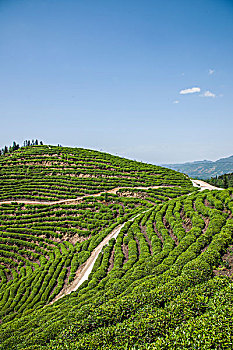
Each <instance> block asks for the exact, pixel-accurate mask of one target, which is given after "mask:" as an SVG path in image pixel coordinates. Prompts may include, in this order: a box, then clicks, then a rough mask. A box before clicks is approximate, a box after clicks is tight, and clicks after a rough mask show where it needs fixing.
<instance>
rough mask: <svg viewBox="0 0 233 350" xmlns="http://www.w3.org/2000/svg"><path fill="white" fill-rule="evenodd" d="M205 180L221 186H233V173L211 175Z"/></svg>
mask: <svg viewBox="0 0 233 350" xmlns="http://www.w3.org/2000/svg"><path fill="white" fill-rule="evenodd" d="M206 181H207V182H208V183H210V184H211V185H214V186H218V187H221V188H228V187H233V173H230V174H224V175H220V176H216V177H212V178H210V179H207V180H206Z"/></svg>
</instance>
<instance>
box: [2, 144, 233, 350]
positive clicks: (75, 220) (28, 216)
mask: <svg viewBox="0 0 233 350" xmlns="http://www.w3.org/2000/svg"><path fill="white" fill-rule="evenodd" d="M0 159H1V169H0V170H1V173H0V174H1V184H4V186H5V187H4V191H2V194H1V195H2V197H1V201H0V204H1V205H0V215H1V216H0V306H1V307H0V319H1V323H0V349H22V350H36V349H50V350H55V349H56V350H59V349H61V350H62V349H83V350H84V349H85V350H86V349H93V350H94V349H115V350H117V349H122V350H123V349H132V350H133V349H134V350H136V349H137V350H144V349H194V348H198V349H210V348H216V349H217V348H219V349H228V348H231V344H232V337H233V330H232V327H231V322H232V321H231V319H232V316H233V305H232V297H231V296H232V288H233V284H232V280H231V278H230V277H229V276H231V273H232V270H233V262H232V260H233V259H232V251H233V246H232V244H233V239H232V237H233V219H232V212H233V199H232V195H233V190H232V189H228V190H222V191H218V190H215V191H208V190H205V191H202V192H199V191H198V188H197V187H193V186H192V183H191V181H190V180H189V179H188V178H187V176H184V175H182V174H179V173H177V172H175V171H173V170H169V169H165V168H161V167H156V166H153V165H149V164H143V163H140V162H135V161H130V160H127V159H122V158H119V157H115V156H111V155H109V154H105V153H100V152H96V151H90V150H84V149H74V148H62V147H54V146H34V147H25V148H21V149H19V150H16V151H14V152H12V153H11V154H6V155H4V156H1V157H0ZM80 175H81V176H80ZM17 181H18V183H16V182H17ZM46 183H47V184H46ZM16 185H17V186H16ZM53 190H54V192H53ZM73 194H74V196H73V197H72V195H73ZM29 201H30V203H28V202H29ZM32 202H33V203H32ZM107 242H108V244H105V243H107ZM88 269H91V273H90V274H89V275H88V278H87V279H86V280H85V278H83V277H85V275H86V273H85V271H87V270H88ZM174 344H176V345H175V346H174Z"/></svg>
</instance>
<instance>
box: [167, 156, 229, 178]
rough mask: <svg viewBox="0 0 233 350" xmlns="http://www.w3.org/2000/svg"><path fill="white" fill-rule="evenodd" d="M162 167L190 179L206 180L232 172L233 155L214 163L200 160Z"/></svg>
mask: <svg viewBox="0 0 233 350" xmlns="http://www.w3.org/2000/svg"><path fill="white" fill-rule="evenodd" d="M163 166H165V167H167V168H169V169H173V170H177V171H180V172H181V173H185V174H187V175H189V176H191V177H195V178H201V179H208V178H210V177H214V176H219V175H223V174H226V173H232V172H233V155H232V156H230V157H227V158H221V159H219V160H216V161H215V162H213V161H211V160H201V161H195V162H187V163H183V164H182V163H181V164H163Z"/></svg>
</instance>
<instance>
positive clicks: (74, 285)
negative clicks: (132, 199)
mask: <svg viewBox="0 0 233 350" xmlns="http://www.w3.org/2000/svg"><path fill="white" fill-rule="evenodd" d="M191 181H192V183H193V186H194V187H198V188H199V189H200V191H204V190H206V189H207V190H210V191H213V190H222V188H218V187H215V186H212V185H210V184H208V183H207V182H205V181H202V180H191ZM160 187H163V186H156V188H160ZM142 188H143V189H145V187H140V189H142ZM150 188H155V187H150ZM119 189H120V187H118V188H115V189H113V190H111V192H110V191H108V192H107V193H116V192H117V191H118V190H119ZM137 189H139V188H138V187H137ZM104 193H106V192H104ZM98 195H100V194H98ZM98 195H97V194H96V195H95V196H98ZM148 210H149V209H148ZM144 213H145V212H144ZM141 214H142V213H139V214H137V215H136V216H134V217H133V218H131V219H130V220H129V221H133V220H135V219H136V218H137V217H138V216H139V215H141ZM126 222H127V221H126ZM126 222H124V223H123V224H121V225H118V226H117V227H115V229H114V230H113V231H112V232H111V233H110V234H109V235H108V236H107V237H105V238H104V240H103V241H102V242H101V243H100V244H99V245H98V246H97V247H96V248H95V249H94V250H93V252H92V253H91V255H90V257H89V258H88V259H87V261H86V262H85V263H83V264H82V265H81V266H80V267H79V268H78V270H77V272H76V278H75V279H74V281H73V282H71V284H69V285H68V286H66V287H65V288H63V290H62V291H61V292H60V293H59V294H58V295H57V296H56V297H55V299H54V300H53V301H52V302H51V303H50V304H53V303H54V302H55V301H57V300H59V299H61V298H62V297H64V296H65V295H68V294H70V293H71V292H74V291H76V290H77V289H78V288H79V287H80V286H81V284H82V283H83V282H84V281H86V280H87V279H88V277H89V275H90V273H91V271H92V269H93V266H94V264H95V261H96V259H97V258H98V255H99V253H100V252H101V250H102V249H103V247H104V246H105V245H106V244H108V242H109V241H110V239H111V238H115V239H116V238H117V236H118V234H119V233H120V231H121V229H122V228H123V227H124V226H125V224H126Z"/></svg>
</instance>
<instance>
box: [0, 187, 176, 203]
mask: <svg viewBox="0 0 233 350" xmlns="http://www.w3.org/2000/svg"><path fill="white" fill-rule="evenodd" d="M166 187H169V188H170V187H179V186H150V187H116V188H113V189H112V190H109V191H104V192H99V193H95V194H88V195H86V196H82V197H77V198H72V199H62V200H60V201H53V202H42V201H30V200H23V199H22V200H16V199H12V200H10V201H9V200H8V201H0V205H1V204H11V203H12V202H14V203H23V204H45V205H53V204H64V203H75V202H79V201H81V200H82V199H84V198H87V197H99V196H101V195H102V194H105V193H111V194H116V193H117V191H119V190H124V189H125V190H131V189H132V190H149V189H150V188H152V189H158V188H166Z"/></svg>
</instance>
